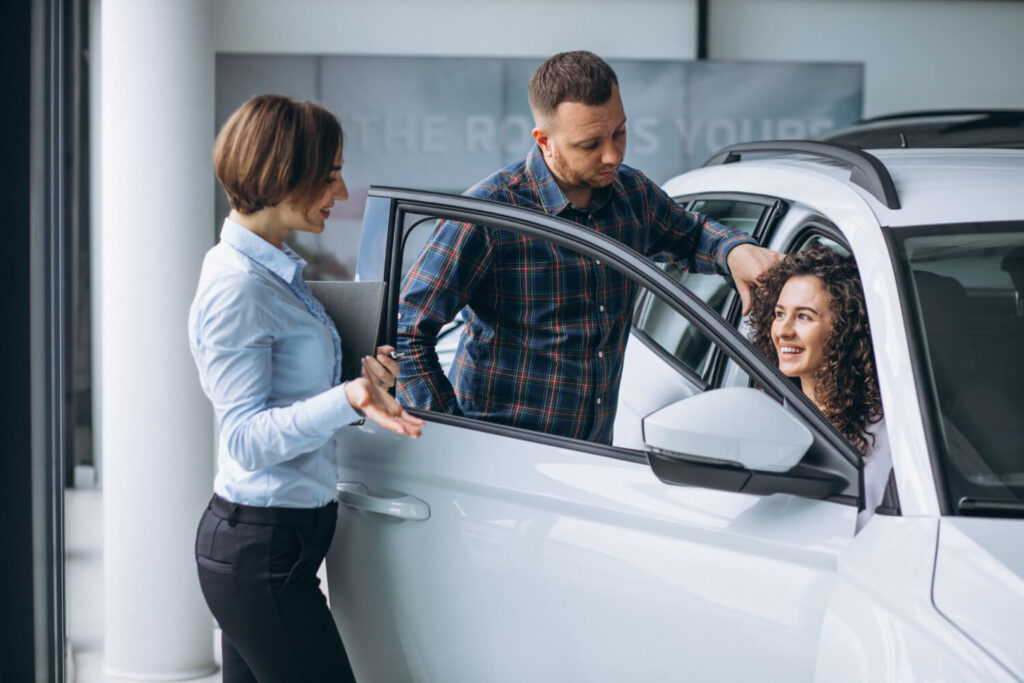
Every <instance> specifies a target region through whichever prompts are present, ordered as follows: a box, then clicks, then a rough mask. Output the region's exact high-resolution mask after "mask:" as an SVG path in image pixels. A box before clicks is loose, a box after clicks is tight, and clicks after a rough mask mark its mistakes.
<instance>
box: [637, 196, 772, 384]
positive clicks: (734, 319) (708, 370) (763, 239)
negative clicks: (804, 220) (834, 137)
mask: <svg viewBox="0 0 1024 683" xmlns="http://www.w3.org/2000/svg"><path fill="white" fill-rule="evenodd" d="M672 201H674V202H676V203H677V204H679V205H680V206H682V207H683V208H684V209H686V210H687V211H690V212H692V211H693V206H694V205H695V204H696V203H697V202H699V201H732V202H744V203H747V204H752V205H759V206H762V207H763V210H762V212H761V215H760V216H759V217H758V220H757V225H755V226H754V229H753V231H751V233H750V236H751V237H753V238H754V240H756V241H757V243H758V244H760V245H762V246H763V245H765V244H766V243H767V241H768V240H769V239H770V238H771V235H772V233H773V232H774V229H775V228H776V227H777V225H778V222H779V219H781V218H782V217H783V216H784V215H785V214H786V211H787V210H788V208H789V204H788V203H787V202H786V201H785V200H783V199H780V198H778V197H770V196H768V195H760V194H750V193H746V192H699V193H694V194H685V195H677V196H675V197H672ZM701 215H706V214H701ZM707 217H708V218H710V219H711V220H717V219H716V218H715V217H713V216H707ZM649 305H650V294H648V293H646V292H645V293H644V294H643V295H641V296H640V297H639V298H638V299H637V302H636V309H635V310H634V311H633V325H632V330H631V331H632V334H633V336H634V337H636V338H637V339H639V340H640V341H641V342H643V343H644V345H645V346H647V348H649V349H650V350H651V351H652V352H653V353H655V354H656V355H658V356H659V357H661V358H662V359H663V360H665V362H667V363H668V364H669V365H671V366H672V367H673V368H674V369H675V370H677V371H678V372H679V373H680V374H682V375H683V376H684V377H685V378H686V379H687V381H689V382H690V383H692V384H693V385H694V386H695V387H697V388H699V389H700V390H701V391H707V390H708V389H710V388H714V387H717V386H718V385H719V383H720V382H721V378H722V371H723V369H724V367H725V361H724V360H723V357H722V354H721V352H720V349H719V348H718V347H717V345H715V347H714V348H712V349H711V350H709V351H708V354H709V355H708V356H705V358H706V359H707V360H706V362H704V369H703V372H697V371H696V370H694V369H693V368H691V367H689V366H688V365H686V364H685V363H683V362H682V361H681V360H679V359H678V358H677V357H676V356H675V354H673V353H671V352H669V351H668V350H667V349H665V348H664V347H663V346H662V345H661V344H659V343H658V342H657V341H656V340H655V339H654V338H653V337H651V336H650V335H649V334H648V333H647V332H646V331H644V330H643V329H642V328H641V327H640V325H639V323H640V319H641V317H642V314H643V312H644V311H646V310H647V308H648V307H649ZM740 312H741V311H740V305H739V296H738V295H737V294H736V291H735V289H733V290H732V291H731V292H730V293H729V295H728V299H727V301H726V304H725V311H724V312H723V313H722V318H723V319H725V320H726V321H727V322H730V323H732V324H733V326H734V327H738V323H739V317H740Z"/></svg>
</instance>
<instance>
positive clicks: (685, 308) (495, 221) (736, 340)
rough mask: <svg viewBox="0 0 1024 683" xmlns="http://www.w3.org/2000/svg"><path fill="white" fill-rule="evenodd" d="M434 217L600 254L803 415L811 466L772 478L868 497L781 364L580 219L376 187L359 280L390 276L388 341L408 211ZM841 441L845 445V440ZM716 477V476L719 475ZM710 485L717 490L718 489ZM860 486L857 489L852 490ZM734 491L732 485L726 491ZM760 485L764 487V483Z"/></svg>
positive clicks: (627, 453)
mask: <svg viewBox="0 0 1024 683" xmlns="http://www.w3.org/2000/svg"><path fill="white" fill-rule="evenodd" d="M409 214H413V215H417V216H427V215H430V216H434V217H435V218H440V219H445V220H455V221H460V222H469V223H476V224H485V225H490V226H492V227H495V228H498V229H506V230H512V231H515V232H518V233H521V234H524V235H527V236H530V237H535V238H541V239H548V240H550V241H552V242H554V243H555V244H558V245H560V246H563V247H567V248H571V249H574V250H576V251H578V252H579V253H581V254H583V255H585V256H589V257H591V258H595V259H599V260H601V261H602V263H604V264H605V265H606V266H608V267H611V268H613V269H614V270H616V271H618V272H619V273H621V274H623V275H624V276H626V277H628V278H629V279H631V280H633V281H634V282H635V283H636V284H637V285H638V286H640V287H642V288H643V289H644V290H647V291H650V292H652V293H654V294H655V295H658V296H660V297H662V298H663V299H664V300H665V301H666V302H668V303H669V305H670V306H671V308H673V309H674V310H675V311H676V312H677V313H678V314H679V315H682V316H684V317H685V318H687V320H689V321H690V322H691V324H694V325H696V326H697V327H698V329H699V331H700V332H701V333H702V334H704V335H705V336H707V337H708V338H710V339H711V341H712V343H713V344H714V345H715V346H716V347H717V348H716V352H719V353H727V355H728V356H729V357H730V358H731V359H732V360H733V361H734V362H736V363H737V364H738V365H739V366H740V367H741V368H743V370H744V371H745V372H747V374H749V375H750V376H751V377H756V378H757V379H758V380H759V382H760V384H761V385H762V386H764V387H765V388H766V390H768V392H769V395H772V396H775V397H777V398H779V399H780V401H781V403H782V404H783V406H784V407H786V408H787V409H788V410H789V411H790V412H792V413H794V414H795V416H796V417H797V418H798V419H800V420H801V421H802V422H803V423H804V424H805V426H807V428H808V429H810V430H811V433H812V435H813V436H814V445H812V447H811V449H810V451H809V453H808V456H806V458H805V460H809V461H811V462H809V464H808V465H807V466H806V467H802V466H800V467H801V471H800V472H799V473H794V475H793V476H792V477H787V475H786V474H783V475H772V477H771V478H773V479H774V480H779V479H780V478H783V479H793V480H799V479H801V478H806V476H803V477H802V476H801V475H807V474H812V475H813V474H814V472H826V473H832V472H833V471H837V472H839V474H836V476H838V477H840V478H841V479H843V480H844V481H846V485H845V487H844V488H843V489H842V490H841V491H840V493H837V494H833V495H830V496H827V497H826V498H825V499H827V500H830V501H834V502H839V503H843V504H848V505H857V504H858V502H859V500H860V497H861V494H860V486H859V483H858V482H857V481H856V480H857V479H858V475H859V469H860V462H859V459H852V458H850V457H849V452H848V449H844V448H843V447H842V446H843V443H845V439H842V437H841V436H838V435H837V433H835V432H834V430H832V429H831V428H829V429H824V428H822V424H821V421H822V420H823V419H824V418H823V417H822V416H821V415H820V413H818V411H817V410H816V409H815V408H814V407H813V406H812V405H811V404H810V403H809V402H807V401H806V399H805V398H804V397H803V396H802V395H801V394H800V393H799V392H798V391H797V390H796V389H795V388H793V387H792V386H791V385H790V384H789V380H788V379H787V378H786V377H785V376H784V375H782V374H781V373H780V372H779V371H778V369H777V368H775V367H773V366H771V365H769V364H768V363H767V362H766V361H765V359H764V358H763V357H762V356H761V355H760V353H758V352H757V350H756V349H755V348H754V347H753V346H751V345H750V343H749V342H748V341H747V340H746V339H744V338H743V336H742V335H741V334H740V333H739V331H738V330H737V329H736V327H735V326H732V325H730V324H729V323H728V322H727V321H726V320H724V319H723V318H722V317H721V316H720V315H719V314H718V312H717V311H715V310H714V309H712V308H711V307H710V306H708V305H707V304H706V303H704V301H703V300H701V299H700V298H699V297H697V296H696V295H694V294H693V293H692V292H690V291H689V290H687V289H686V288H685V287H683V286H682V285H680V284H679V283H677V282H675V281H674V280H673V279H672V278H671V277H670V276H669V275H667V274H666V273H665V272H664V271H662V270H661V268H659V267H658V265H657V264H655V263H653V262H652V261H650V260H649V259H647V258H646V257H644V256H642V255H640V254H638V253H636V252H634V251H633V250H631V249H629V248H628V247H626V246H625V245H623V244H621V243H619V242H617V241H616V240H614V239H612V238H610V237H607V236H605V235H603V234H600V233H597V232H595V231H593V230H591V229H588V228H585V227H583V226H580V225H578V224H576V223H572V222H570V221H566V220H564V219H561V218H556V217H553V216H549V215H547V214H544V213H541V212H538V211H532V210H529V209H523V208H519V207H513V206H509V205H507V204H502V203H499V202H493V201H487V200H481V199H475V198H469V197H464V196H460V195H447V194H442V193H434V192H424V191H416V190H405V189H401V188H390V187H377V186H375V187H371V188H370V190H369V193H368V198H367V210H366V214H365V218H364V224H363V237H362V242H361V246H360V254H359V262H358V264H357V277H358V279H360V280H370V279H376V280H381V279H383V280H384V281H385V282H387V283H388V284H389V285H390V286H389V287H388V289H389V293H388V295H387V297H386V305H385V313H384V316H383V317H382V320H381V325H380V334H381V337H380V338H382V339H385V340H387V341H389V342H392V343H393V342H395V340H396V338H397V313H398V297H399V289H400V287H399V286H396V285H397V284H399V283H393V282H392V280H393V279H394V274H395V273H398V274H399V277H400V273H401V270H402V263H401V259H402V249H401V246H402V244H403V242H404V237H405V232H404V230H403V229H400V226H402V225H403V220H404V217H405V216H406V215H409ZM409 410H410V412H412V413H413V414H415V415H418V416H419V417H422V418H423V419H425V420H427V421H431V422H440V423H444V424H450V425H453V426H459V427H464V428H468V429H474V430H477V431H483V432H488V433H492V434H496V435H502V436H508V437H513V438H517V439H524V440H528V441H534V442H539V443H545V444H548V445H551V446H553V447H556V448H571V449H573V450H577V451H581V452H589V453H592V454H594V455H599V456H604V457H613V458H616V459H620V460H627V461H632V462H636V463H638V464H639V463H646V464H648V465H651V462H652V457H651V456H650V455H649V454H648V453H647V452H645V451H639V450H635V449H628V448H623V447H620V446H611V445H607V446H606V445H603V444H595V443H592V442H588V441H583V440H577V439H570V438H567V437H560V436H555V435H551V434H545V433H539V432H533V431H530V430H527V429H523V428H519V427H511V426H508V425H502V424H496V423H492V422H486V421H482V420H477V419H473V418H467V417H461V416H453V415H448V414H442V413H436V412H433V411H429V410H422V409H417V408H411V409H409ZM837 436H838V440H839V441H842V442H843V443H839V442H838V441H837V438H836V437H837ZM700 468H702V471H701V472H699V473H698V474H697V475H696V476H695V480H702V481H707V480H708V479H709V477H708V475H709V474H711V475H715V476H717V474H718V473H717V472H711V470H713V469H715V468H721V472H722V473H723V474H728V475H730V476H731V475H734V474H735V471H736V470H735V468H731V470H732V471H731V472H726V471H725V470H726V469H728V468H724V466H722V465H701V466H700ZM761 474H762V473H759V472H752V476H754V475H756V476H757V477H758V481H759V482H761V483H764V480H767V479H769V477H760V475H761ZM712 478H715V477H714V476H713V477H712ZM711 488H716V487H714V486H712V487H711ZM851 488H853V493H851V492H850V489H851ZM725 490H732V489H725ZM753 490H758V487H757V486H754V487H753Z"/></svg>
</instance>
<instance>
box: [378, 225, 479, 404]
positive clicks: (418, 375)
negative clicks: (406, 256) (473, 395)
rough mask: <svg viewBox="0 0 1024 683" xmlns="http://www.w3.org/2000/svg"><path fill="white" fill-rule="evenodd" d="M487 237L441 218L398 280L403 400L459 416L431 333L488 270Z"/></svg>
mask: <svg viewBox="0 0 1024 683" xmlns="http://www.w3.org/2000/svg"><path fill="white" fill-rule="evenodd" d="M493 251H494V247H493V241H492V240H491V238H490V236H489V235H488V231H487V229H486V228H483V227H480V226H475V225H470V224H467V223H453V222H451V221H444V222H443V223H441V224H440V225H439V226H438V227H437V229H436V230H435V231H434V234H433V235H432V236H431V238H430V239H429V240H428V241H427V244H426V245H425V246H424V247H423V250H422V251H421V252H420V254H419V256H418V257H417V258H416V263H415V264H413V267H412V269H411V270H410V271H409V273H408V274H407V275H406V276H405V279H404V280H403V282H402V292H401V295H400V299H399V307H398V351H399V353H400V354H404V355H403V356H402V358H401V370H400V374H399V377H398V384H397V392H398V394H397V395H398V399H399V401H400V402H401V403H402V404H403V405H407V406H412V407H416V408H427V409H430V410H435V411H439V412H445V413H451V414H455V415H461V414H462V411H461V410H460V409H459V404H458V401H457V400H456V398H455V391H454V390H453V389H452V385H451V383H450V382H449V381H448V378H447V377H445V375H444V371H443V369H442V368H441V364H440V363H439V362H438V359H437V351H436V346H437V334H438V332H439V331H440V329H441V327H443V326H444V325H445V324H446V323H448V322H450V321H451V320H452V319H454V318H455V316H456V314H457V313H458V312H459V311H460V310H462V308H463V307H465V306H466V304H467V303H468V302H469V295H470V292H472V291H473V289H474V288H475V287H476V286H477V285H478V284H479V283H480V281H481V280H482V278H483V277H484V276H485V274H486V273H487V272H488V270H489V269H490V264H491V260H492V257H493Z"/></svg>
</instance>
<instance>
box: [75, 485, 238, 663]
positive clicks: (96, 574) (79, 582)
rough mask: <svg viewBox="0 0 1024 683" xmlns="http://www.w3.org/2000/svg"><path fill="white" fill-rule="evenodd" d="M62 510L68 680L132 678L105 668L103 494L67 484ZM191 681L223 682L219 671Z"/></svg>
mask: <svg viewBox="0 0 1024 683" xmlns="http://www.w3.org/2000/svg"><path fill="white" fill-rule="evenodd" d="M64 509H65V514H64V518H65V525H64V538H65V543H64V551H65V591H66V592H65V600H66V602H65V608H66V612H65V614H66V620H67V637H68V664H67V682H68V683H125V682H126V681H129V682H130V681H131V679H124V678H114V677H112V676H107V675H105V674H104V673H103V495H102V494H101V492H100V491H99V489H96V488H69V489H67V490H66V491H65V494H64ZM211 637H213V636H212V635H211ZM217 640H219V639H215V644H216V642H217ZM217 650H218V648H216V646H215V648H214V652H215V654H216V655H217V657H218V658H219V652H217ZM191 680H193V681H194V682H195V683H220V681H221V676H220V672H219V671H218V672H217V673H215V674H213V675H211V676H207V677H205V678H196V679H191Z"/></svg>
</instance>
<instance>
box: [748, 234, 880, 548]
mask: <svg viewBox="0 0 1024 683" xmlns="http://www.w3.org/2000/svg"><path fill="white" fill-rule="evenodd" d="M760 283H761V286H759V287H758V288H757V289H756V290H754V302H753V306H752V309H751V313H750V326H751V328H752V335H751V341H752V342H753V343H754V345H755V346H756V347H757V348H758V349H759V350H760V351H761V352H762V353H764V354H765V356H767V357H768V358H770V359H772V360H773V361H775V363H776V364H777V365H778V367H779V370H781V371H782V373H783V374H784V375H786V376H787V377H792V378H795V379H799V381H800V387H801V389H802V390H803V392H804V395H806V396H807V397H808V398H809V399H811V401H812V402H813V403H814V405H816V406H817V407H818V409H819V410H821V412H822V413H823V414H824V415H825V417H826V418H828V420H829V422H831V423H832V424H833V425H834V426H835V428H836V429H838V430H839V431H840V432H842V434H843V436H845V437H846V438H847V439H848V440H849V441H850V443H852V444H853V445H854V447H856V448H857V450H858V451H860V453H861V455H862V456H863V457H864V509H863V510H862V511H861V512H860V513H859V514H858V516H857V529H858V530H860V528H861V527H862V526H863V525H864V524H865V523H866V522H867V520H868V519H869V518H870V517H871V515H872V514H873V513H874V510H875V508H876V507H878V505H879V503H880V502H881V500H882V496H883V494H884V493H885V486H886V483H887V482H888V479H889V471H890V470H891V469H892V457H891V454H890V452H889V441H888V437H887V435H886V431H885V426H884V421H883V420H882V399H881V396H880V394H879V391H878V375H877V373H876V372H875V356H874V352H873V351H872V349H871V327H870V325H869V324H868V318H867V310H866V307H865V305H864V291H863V289H862V288H861V283H860V276H859V275H858V273H857V266H856V264H855V263H854V261H853V258H851V257H849V256H843V255H841V254H839V253H837V252H836V251H834V250H832V249H829V248H828V247H824V246H815V247H812V248H810V249H808V250H806V251H802V252H799V253H796V254H789V255H788V256H786V257H785V258H784V259H783V260H782V262H781V263H779V264H778V265H777V266H775V267H774V268H772V269H771V270H769V271H767V272H765V273H764V274H763V275H762V276H761V278H760Z"/></svg>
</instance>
